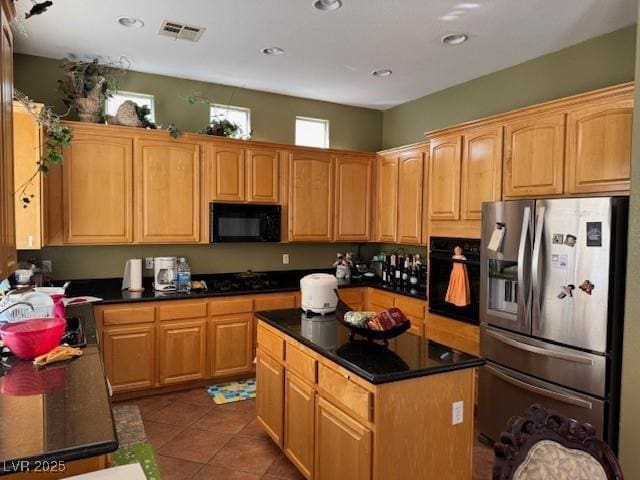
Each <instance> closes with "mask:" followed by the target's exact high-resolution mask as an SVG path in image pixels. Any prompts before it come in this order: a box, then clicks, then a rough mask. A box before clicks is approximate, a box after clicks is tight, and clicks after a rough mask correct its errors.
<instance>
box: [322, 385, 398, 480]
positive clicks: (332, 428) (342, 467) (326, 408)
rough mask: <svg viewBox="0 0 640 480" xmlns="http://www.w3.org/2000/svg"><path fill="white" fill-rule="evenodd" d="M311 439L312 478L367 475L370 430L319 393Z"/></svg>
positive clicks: (356, 479)
mask: <svg viewBox="0 0 640 480" xmlns="http://www.w3.org/2000/svg"><path fill="white" fill-rule="evenodd" d="M315 440H316V446H315V462H314V465H315V475H314V478H315V480H370V479H371V461H372V458H371V457H372V444H373V435H372V433H371V430H369V429H368V428H367V427H365V426H364V425H362V424H360V423H358V422H357V421H355V420H354V419H353V418H351V417H350V416H349V415H347V414H345V413H343V412H342V411H341V410H340V409H338V408H337V407H335V406H333V405H332V404H331V403H329V402H328V401H327V400H325V399H324V398H322V397H318V399H317V403H316V433H315ZM389 461H393V459H389Z"/></svg>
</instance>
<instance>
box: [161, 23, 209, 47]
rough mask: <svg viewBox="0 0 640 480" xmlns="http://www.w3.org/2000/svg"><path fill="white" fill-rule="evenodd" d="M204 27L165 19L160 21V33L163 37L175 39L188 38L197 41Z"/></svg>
mask: <svg viewBox="0 0 640 480" xmlns="http://www.w3.org/2000/svg"><path fill="white" fill-rule="evenodd" d="M205 30H206V28H204V27H196V26H194V25H185V24H184V23H178V22H173V21H170V20H165V21H164V22H162V26H161V27H160V31H159V32H158V33H159V34H160V35H164V36H165V37H171V38H174V39H176V40H189V41H190V42H197V41H198V40H200V37H201V36H202V34H203V33H204V31H205Z"/></svg>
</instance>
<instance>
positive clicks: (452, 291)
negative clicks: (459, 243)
mask: <svg viewBox="0 0 640 480" xmlns="http://www.w3.org/2000/svg"><path fill="white" fill-rule="evenodd" d="M453 252H454V255H453V257H451V258H453V259H454V260H466V259H467V257H465V256H464V255H463V254H462V249H461V248H460V247H456V248H454V250H453ZM444 299H445V301H446V302H448V303H453V304H454V305H455V306H456V307H466V306H467V305H469V304H470V303H471V290H470V288H469V273H468V272H467V266H466V265H465V264H464V263H459V262H453V268H452V269H451V276H450V277H449V288H447V294H446V296H445V297H444Z"/></svg>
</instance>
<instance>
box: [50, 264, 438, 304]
mask: <svg viewBox="0 0 640 480" xmlns="http://www.w3.org/2000/svg"><path fill="white" fill-rule="evenodd" d="M334 271H335V270H333V269H331V270H329V269H326V270H285V271H273V272H259V273H260V274H265V275H267V276H268V278H269V279H272V280H273V282H272V284H271V285H268V286H266V287H264V288H249V287H247V288H244V289H240V290H222V289H220V288H216V285H222V284H223V283H224V282H225V281H226V280H233V276H234V274H226V273H225V274H209V275H193V279H194V280H204V281H206V282H207V285H208V286H209V290H208V291H206V292H191V293H187V294H180V293H157V292H155V291H154V290H153V285H152V281H153V279H152V278H150V277H145V278H144V279H143V280H144V281H143V286H144V287H145V289H144V292H135V293H132V292H129V291H126V290H124V291H123V290H121V286H122V279H121V278H102V279H87V280H71V284H70V285H69V287H68V288H67V296H69V297H76V296H89V295H90V296H95V297H100V298H102V299H103V300H102V302H101V303H103V304H109V303H130V302H144V301H157V300H178V299H189V298H207V297H219V296H229V295H247V294H260V293H275V292H292V291H296V290H300V279H301V278H302V277H304V276H305V275H307V274H309V273H314V272H323V273H334ZM55 283H56V285H57V284H62V283H63V282H55ZM338 287H339V288H353V287H372V288H376V289H379V290H384V291H388V292H392V293H398V294H400V295H405V296H408V297H412V298H417V299H420V300H426V299H427V295H426V292H425V291H424V290H418V291H414V292H410V291H404V290H403V291H401V290H395V289H391V288H387V287H384V286H382V283H381V282H380V280H379V279H372V280H351V281H344V280H340V281H339V283H338Z"/></svg>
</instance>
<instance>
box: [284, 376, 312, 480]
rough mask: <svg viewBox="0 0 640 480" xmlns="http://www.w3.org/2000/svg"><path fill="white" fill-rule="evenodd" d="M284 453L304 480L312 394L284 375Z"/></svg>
mask: <svg viewBox="0 0 640 480" xmlns="http://www.w3.org/2000/svg"><path fill="white" fill-rule="evenodd" d="M284 385H285V386H284V399H285V400H284V401H285V407H284V451H285V452H286V454H287V456H288V457H289V458H290V459H291V461H292V462H293V463H294V464H295V465H296V467H298V470H300V471H301V472H302V474H303V475H304V476H305V477H306V478H311V473H312V472H313V436H314V435H313V433H314V432H313V431H314V415H315V408H314V407H315V392H314V390H313V387H312V386H310V385H308V384H307V383H306V382H304V381H302V380H300V379H299V378H298V377H296V376H295V375H292V374H291V373H289V372H287V374H286V379H285V384H284Z"/></svg>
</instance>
